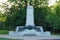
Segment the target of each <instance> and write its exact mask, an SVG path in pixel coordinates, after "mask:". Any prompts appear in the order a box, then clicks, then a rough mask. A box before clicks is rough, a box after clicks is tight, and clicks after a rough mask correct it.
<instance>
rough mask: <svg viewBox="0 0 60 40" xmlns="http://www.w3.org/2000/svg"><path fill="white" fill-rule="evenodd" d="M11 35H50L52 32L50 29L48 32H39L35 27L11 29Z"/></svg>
mask: <svg viewBox="0 0 60 40" xmlns="http://www.w3.org/2000/svg"><path fill="white" fill-rule="evenodd" d="M9 35H11V36H24V35H30V36H33V35H35V36H50V35H51V34H50V32H49V31H46V32H38V31H36V30H34V29H32V30H28V29H26V30H24V31H22V32H14V31H9Z"/></svg>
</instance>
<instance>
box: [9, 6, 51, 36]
mask: <svg viewBox="0 0 60 40" xmlns="http://www.w3.org/2000/svg"><path fill="white" fill-rule="evenodd" d="M9 35H14V36H24V35H30V36H32V35H36V36H50V35H51V34H50V32H49V31H46V32H44V31H43V28H42V26H35V24H34V8H33V6H27V15H26V25H25V26H17V27H16V31H9Z"/></svg>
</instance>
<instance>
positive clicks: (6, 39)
mask: <svg viewBox="0 0 60 40" xmlns="http://www.w3.org/2000/svg"><path fill="white" fill-rule="evenodd" d="M0 40H22V39H9V38H0Z"/></svg>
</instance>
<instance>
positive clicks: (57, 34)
mask: <svg viewBox="0 0 60 40" xmlns="http://www.w3.org/2000/svg"><path fill="white" fill-rule="evenodd" d="M52 35H56V36H60V34H59V33H52Z"/></svg>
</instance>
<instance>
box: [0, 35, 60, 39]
mask: <svg viewBox="0 0 60 40" xmlns="http://www.w3.org/2000/svg"><path fill="white" fill-rule="evenodd" d="M0 38H11V39H24V40H41V39H42V40H43V39H44V40H45V39H46V40H48V39H51V40H52V39H60V36H53V35H52V36H44V37H43V36H9V35H0Z"/></svg>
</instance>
